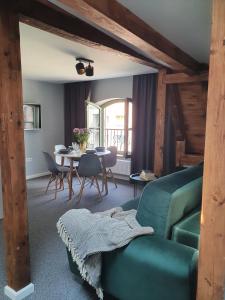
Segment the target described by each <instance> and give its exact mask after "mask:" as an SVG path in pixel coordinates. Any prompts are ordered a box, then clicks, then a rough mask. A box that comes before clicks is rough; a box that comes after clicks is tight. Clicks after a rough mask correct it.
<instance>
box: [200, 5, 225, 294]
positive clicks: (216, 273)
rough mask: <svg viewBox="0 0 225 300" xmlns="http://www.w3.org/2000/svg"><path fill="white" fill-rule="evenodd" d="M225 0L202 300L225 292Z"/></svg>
mask: <svg viewBox="0 0 225 300" xmlns="http://www.w3.org/2000/svg"><path fill="white" fill-rule="evenodd" d="M224 115H225V1H224V0H213V14H212V37H211V54H210V68H209V90H208V105H207V117H206V141H205V165H204V176H203V204H202V216H201V235H200V237H201V238H200V258H199V274H198V291H197V299H198V300H223V299H224V292H225V122H224Z"/></svg>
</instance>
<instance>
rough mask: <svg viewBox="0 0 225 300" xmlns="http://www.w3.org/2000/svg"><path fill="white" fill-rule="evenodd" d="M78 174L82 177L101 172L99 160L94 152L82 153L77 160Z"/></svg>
mask: <svg viewBox="0 0 225 300" xmlns="http://www.w3.org/2000/svg"><path fill="white" fill-rule="evenodd" d="M77 171H78V174H79V175H80V176H82V177H91V176H97V175H98V174H99V173H101V172H102V166H101V163H100V160H99V158H98V156H97V155H95V154H83V155H82V156H81V158H80V161H79V166H78V170H77Z"/></svg>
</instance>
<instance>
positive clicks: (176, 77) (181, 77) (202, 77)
mask: <svg viewBox="0 0 225 300" xmlns="http://www.w3.org/2000/svg"><path fill="white" fill-rule="evenodd" d="M208 77H209V74H208V72H203V73H201V74H198V75H189V74H185V73H174V74H167V75H166V77H165V83H166V84H179V83H196V82H207V81H208Z"/></svg>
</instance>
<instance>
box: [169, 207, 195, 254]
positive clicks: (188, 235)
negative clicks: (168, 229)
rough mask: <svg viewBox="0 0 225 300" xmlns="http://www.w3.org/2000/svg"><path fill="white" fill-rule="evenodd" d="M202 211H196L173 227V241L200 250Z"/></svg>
mask: <svg viewBox="0 0 225 300" xmlns="http://www.w3.org/2000/svg"><path fill="white" fill-rule="evenodd" d="M200 214H201V213H200V211H199V210H198V211H195V212H193V213H192V214H190V215H189V216H187V217H186V218H184V219H183V220H181V221H180V222H178V223H177V224H175V225H174V226H173V231H172V240H174V241H176V242H178V243H181V244H184V245H186V246H190V247H193V248H195V249H198V247H199V237H200Z"/></svg>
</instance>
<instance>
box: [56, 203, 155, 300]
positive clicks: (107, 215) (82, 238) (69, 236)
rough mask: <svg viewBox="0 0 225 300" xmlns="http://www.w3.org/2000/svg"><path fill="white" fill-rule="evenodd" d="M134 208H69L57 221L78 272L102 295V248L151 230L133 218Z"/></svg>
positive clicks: (110, 247) (104, 248) (117, 244)
mask: <svg viewBox="0 0 225 300" xmlns="http://www.w3.org/2000/svg"><path fill="white" fill-rule="evenodd" d="M136 212H137V211H136V210H134V209H132V210H129V211H123V210H122V208H121V207H116V208H113V209H110V210H107V211H104V212H99V213H91V212H90V211H89V210H87V209H71V210H69V211H68V212H66V213H65V214H64V215H63V216H62V217H61V218H60V219H59V221H58V222H57V229H58V232H59V235H60V237H61V239H62V240H63V242H64V243H65V244H66V246H67V248H68V250H69V251H70V253H71V255H72V258H73V261H75V262H76V264H77V266H78V269H79V271H80V274H81V276H82V278H83V279H84V280H86V281H87V282H88V283H89V284H90V285H91V286H93V287H94V288H95V289H96V293H97V295H98V297H99V298H100V299H103V290H102V287H101V266H102V262H101V252H105V251H112V250H114V249H117V248H120V247H123V246H125V245H127V244H128V243H129V242H130V241H131V240H132V239H134V238H135V237H137V236H140V235H145V234H152V233H153V232H154V230H153V228H152V227H142V226H141V225H140V224H139V223H138V222H137V220H136Z"/></svg>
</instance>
